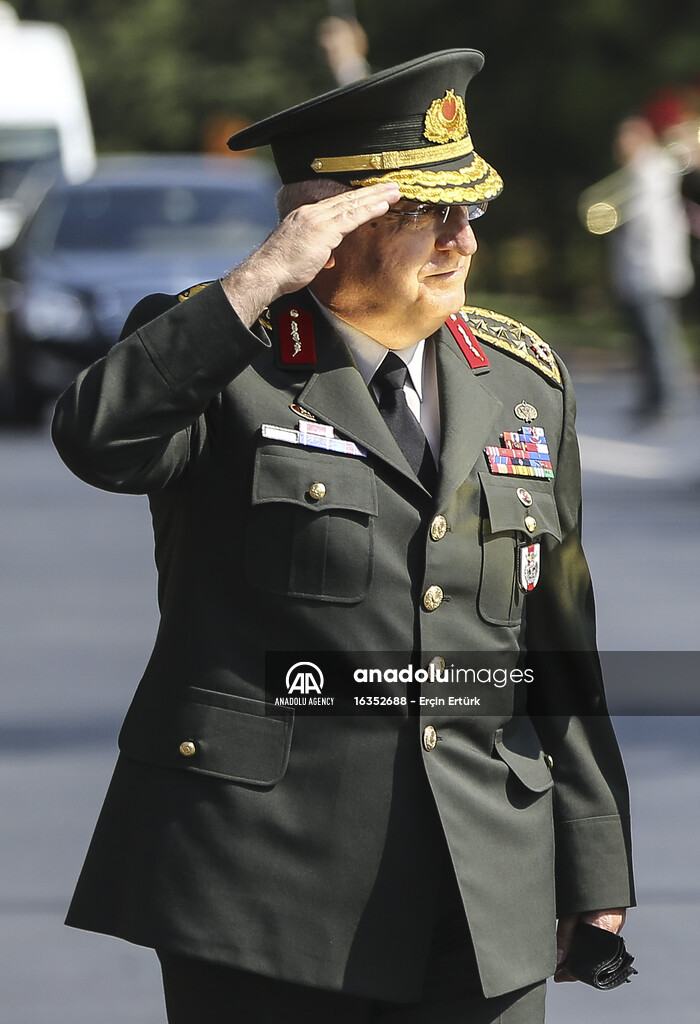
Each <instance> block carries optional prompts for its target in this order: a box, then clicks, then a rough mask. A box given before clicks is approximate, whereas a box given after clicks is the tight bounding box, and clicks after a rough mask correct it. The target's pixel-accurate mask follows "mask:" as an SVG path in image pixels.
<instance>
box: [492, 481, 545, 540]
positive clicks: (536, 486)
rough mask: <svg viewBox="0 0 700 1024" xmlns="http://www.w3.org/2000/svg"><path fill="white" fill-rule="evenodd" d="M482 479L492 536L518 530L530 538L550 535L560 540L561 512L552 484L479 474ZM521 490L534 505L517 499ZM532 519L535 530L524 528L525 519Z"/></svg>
mask: <svg viewBox="0 0 700 1024" xmlns="http://www.w3.org/2000/svg"><path fill="white" fill-rule="evenodd" d="M479 479H480V480H481V487H482V490H483V492H484V497H485V499H486V506H487V508H488V516H489V522H490V523H491V532H492V533H502V532H504V531H519V532H520V533H524V534H525V535H526V536H528V537H539V536H541V535H542V534H543V533H549V534H551V535H552V536H553V537H556V539H557V540H558V541H560V540H561V526H560V523H559V513H558V512H557V505H556V502H555V500H554V493H553V491H552V484H544V483H542V481H540V480H531V479H530V478H529V477H519V476H512V477H510V476H509V477H500V478H498V477H494V476H492V475H491V474H490V473H487V472H480V473H479ZM518 490H526V491H527V492H528V494H529V495H530V497H531V499H532V503H531V504H529V505H524V504H523V503H522V501H521V500H520V498H519V497H518ZM526 516H532V517H533V519H534V520H535V522H536V524H537V525H536V527H535V529H534V530H532V531H529V530H528V529H527V527H526V526H525V517H526Z"/></svg>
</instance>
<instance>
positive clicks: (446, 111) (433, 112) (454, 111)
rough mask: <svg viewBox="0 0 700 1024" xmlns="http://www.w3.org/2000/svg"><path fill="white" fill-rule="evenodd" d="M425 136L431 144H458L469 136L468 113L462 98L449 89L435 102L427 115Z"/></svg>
mask: <svg viewBox="0 0 700 1024" xmlns="http://www.w3.org/2000/svg"><path fill="white" fill-rule="evenodd" d="M423 134H424V135H425V137H426V139H429V140H430V141H431V142H443V143H444V142H457V141H458V140H459V139H463V138H464V136H465V135H466V134H467V112H466V110H465V108H464V100H463V99H462V97H461V96H455V93H454V89H449V90H448V91H447V92H446V93H445V95H444V96H443V97H442V99H438V100H433V102H432V103H431V104H430V106H429V107H428V110H427V112H426V115H425V128H424V129H423Z"/></svg>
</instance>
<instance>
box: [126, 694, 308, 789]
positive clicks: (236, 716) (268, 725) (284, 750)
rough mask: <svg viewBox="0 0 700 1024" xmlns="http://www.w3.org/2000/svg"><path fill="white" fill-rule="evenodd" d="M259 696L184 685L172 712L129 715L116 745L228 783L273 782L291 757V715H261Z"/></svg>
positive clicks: (134, 754) (130, 754) (152, 760)
mask: <svg viewBox="0 0 700 1024" xmlns="http://www.w3.org/2000/svg"><path fill="white" fill-rule="evenodd" d="M265 708H266V705H265V703H264V702H263V701H258V700H250V699H249V698H246V697H239V696H236V695H234V694H228V693H221V692H218V691H214V690H205V689H202V688H200V687H197V686H187V687H185V688H184V691H183V699H182V700H181V702H179V703H178V705H177V707H175V708H174V709H173V710H172V712H170V713H164V714H162V715H158V714H154V717H153V719H152V720H151V721H150V722H146V721H145V720H144V718H143V717H142V716H141V715H139V716H138V717H134V718H131V719H130V718H129V717H128V718H127V720H126V722H125V723H124V727H123V728H122V731H121V734H120V737H119V747H120V750H121V751H122V753H123V754H125V755H126V756H127V757H133V758H136V759H137V760H139V761H146V762H149V763H153V764H159V765H163V766H164V767H166V768H180V769H184V770H186V771H192V772H198V773H201V774H203V775H213V776H216V777H218V778H222V779H227V780H228V781H231V782H245V783H248V784H249V785H254V786H273V785H275V783H277V782H279V781H280V779H281V778H282V776H283V775H284V773H285V771H286V768H287V762H288V760H289V748H290V744H291V738H292V726H293V723H294V717H293V714H291V713H288V712H280V713H279V714H278V713H277V709H275V714H274V717H273V716H272V715H270V714H265Z"/></svg>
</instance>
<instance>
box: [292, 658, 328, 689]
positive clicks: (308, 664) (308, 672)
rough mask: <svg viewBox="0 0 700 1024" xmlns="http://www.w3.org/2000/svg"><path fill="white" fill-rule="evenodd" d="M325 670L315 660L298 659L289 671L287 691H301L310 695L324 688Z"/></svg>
mask: <svg viewBox="0 0 700 1024" xmlns="http://www.w3.org/2000/svg"><path fill="white" fill-rule="evenodd" d="M323 681H324V680H323V672H322V671H321V669H320V668H319V667H318V665H314V663H313V661H298V662H297V663H296V665H292V667H291V668H290V669H289V671H288V672H287V676H286V679H285V681H284V684H285V686H286V687H287V693H300V694H302V695H303V696H304V697H308V696H309V694H311V693H320V692H321V691H322V690H323Z"/></svg>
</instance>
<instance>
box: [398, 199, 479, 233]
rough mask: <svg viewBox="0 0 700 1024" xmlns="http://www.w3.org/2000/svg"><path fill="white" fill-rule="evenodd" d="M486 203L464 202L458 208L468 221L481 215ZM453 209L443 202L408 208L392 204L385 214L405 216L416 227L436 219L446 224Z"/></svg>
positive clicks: (431, 222) (452, 206) (417, 204)
mask: <svg viewBox="0 0 700 1024" xmlns="http://www.w3.org/2000/svg"><path fill="white" fill-rule="evenodd" d="M488 205H489V204H488V202H484V203H466V204H465V205H464V206H459V207H458V209H460V210H464V211H465V212H466V214H467V220H468V221H473V220H478V219H479V217H483V215H484V214H485V213H486V208H487V206H488ZM454 209H455V206H454V205H451V206H448V205H446V204H444V203H416V204H415V205H414V206H411V207H409V208H408V209H397V208H396V207H395V206H392V207H390V209H389V210H387V214H390V213H393V214H395V215H396V216H397V217H406V218H407V223H410V224H412V225H413V227H414V228H416V229H418V228H423V227H427V226H428V224H434V223H435V222H436V221H437V222H438V223H439V224H447V218H448V217H449V216H450V211H451V210H454Z"/></svg>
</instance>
